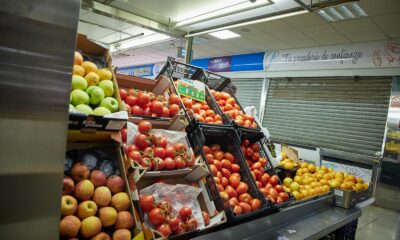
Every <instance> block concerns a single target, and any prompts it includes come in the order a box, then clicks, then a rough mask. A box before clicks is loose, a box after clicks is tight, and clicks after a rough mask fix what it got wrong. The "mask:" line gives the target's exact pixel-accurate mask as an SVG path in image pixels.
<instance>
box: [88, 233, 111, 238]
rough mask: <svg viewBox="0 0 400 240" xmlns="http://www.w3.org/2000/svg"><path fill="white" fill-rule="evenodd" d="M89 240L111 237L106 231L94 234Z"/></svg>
mask: <svg viewBox="0 0 400 240" xmlns="http://www.w3.org/2000/svg"><path fill="white" fill-rule="evenodd" d="M90 240H111V237H110V235H108V234H107V233H105V232H101V233H99V234H97V235H96V236H94V237H92V238H91V239H90Z"/></svg>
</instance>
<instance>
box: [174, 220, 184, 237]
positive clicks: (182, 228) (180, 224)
mask: <svg viewBox="0 0 400 240" xmlns="http://www.w3.org/2000/svg"><path fill="white" fill-rule="evenodd" d="M174 232H175V234H177V235H179V234H182V233H185V232H186V230H185V224H184V223H183V222H179V224H178V228H177V229H176V230H175V231H174Z"/></svg>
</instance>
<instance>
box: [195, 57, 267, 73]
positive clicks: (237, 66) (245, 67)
mask: <svg viewBox="0 0 400 240" xmlns="http://www.w3.org/2000/svg"><path fill="white" fill-rule="evenodd" d="M264 54H265V53H264V52H260V53H249V54H240V55H233V56H224V57H218V58H201V59H194V60H192V62H191V64H192V65H195V66H198V67H201V68H204V69H207V70H210V71H213V70H214V71H215V69H214V68H215V60H216V59H218V60H219V61H218V63H221V62H222V63H224V64H225V63H228V62H229V68H228V67H223V68H221V70H222V69H223V71H227V72H228V71H231V72H240V71H263V70H264ZM228 60H229V61H228ZM225 65H226V64H225ZM225 65H224V66H225ZM209 67H211V69H209Z"/></svg>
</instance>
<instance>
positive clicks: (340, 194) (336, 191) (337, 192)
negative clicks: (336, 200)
mask: <svg viewBox="0 0 400 240" xmlns="http://www.w3.org/2000/svg"><path fill="white" fill-rule="evenodd" d="M335 195H336V196H339V197H343V191H341V190H338V189H335Z"/></svg>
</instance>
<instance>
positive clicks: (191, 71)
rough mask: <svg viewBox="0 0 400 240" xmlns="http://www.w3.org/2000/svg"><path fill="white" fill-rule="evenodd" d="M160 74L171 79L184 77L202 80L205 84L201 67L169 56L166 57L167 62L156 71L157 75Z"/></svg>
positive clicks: (205, 78) (204, 76) (205, 80)
mask: <svg viewBox="0 0 400 240" xmlns="http://www.w3.org/2000/svg"><path fill="white" fill-rule="evenodd" d="M160 75H164V76H168V77H170V78H171V79H172V80H177V79H181V78H186V79H192V80H198V81H200V82H203V83H204V84H207V77H206V74H205V72H204V70H203V69H202V68H199V67H196V66H193V65H190V64H185V63H181V62H177V61H175V60H173V59H171V58H168V59H167V63H166V64H165V65H164V67H163V68H162V69H161V71H160V72H159V73H158V75H157V77H159V76H160ZM156 79H157V78H156Z"/></svg>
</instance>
